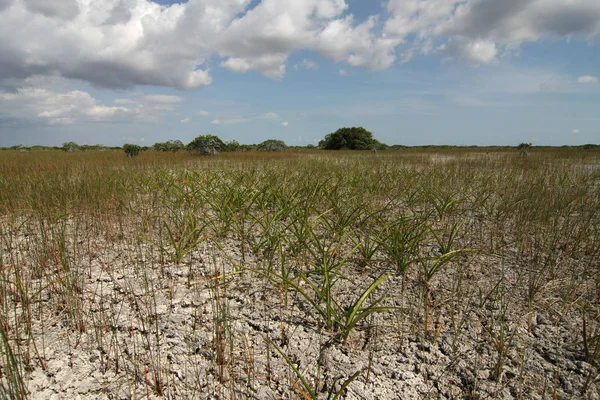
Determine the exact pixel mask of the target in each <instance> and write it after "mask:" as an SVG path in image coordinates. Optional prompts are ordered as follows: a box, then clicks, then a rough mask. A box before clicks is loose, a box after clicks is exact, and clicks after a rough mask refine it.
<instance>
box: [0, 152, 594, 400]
mask: <svg viewBox="0 0 600 400" xmlns="http://www.w3.org/2000/svg"><path fill="white" fill-rule="evenodd" d="M599 363H600V151H598V150H594V149H591V150H583V149H537V148H534V149H533V150H531V151H529V153H527V154H526V153H523V152H519V151H518V150H515V149H505V150H502V149H493V148H491V149H486V150H483V149H475V148H473V149H457V148H454V149H416V148H414V149H404V150H397V151H394V150H387V151H380V152H377V153H371V152H360V151H349V152H344V151H337V152H336V151H331V152H328V151H319V150H312V151H309V150H287V151H283V152H274V153H269V152H236V153H223V154H221V155H218V156H197V155H193V154H188V153H185V152H179V153H162V152H154V151H146V152H142V153H140V155H139V156H137V157H126V156H125V154H124V153H123V152H122V151H87V152H71V153H68V152H62V151H50V150H48V151H42V150H40V151H32V152H19V151H8V150H7V151H2V152H0V399H28V398H31V399H75V398H80V399H84V398H85V399H159V398H166V399H346V398H347V399H440V398H448V399H496V398H497V399H575V398H578V399H600V364H599Z"/></svg>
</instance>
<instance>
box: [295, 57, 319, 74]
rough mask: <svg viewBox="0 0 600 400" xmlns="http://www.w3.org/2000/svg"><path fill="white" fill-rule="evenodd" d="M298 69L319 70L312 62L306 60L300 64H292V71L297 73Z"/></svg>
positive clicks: (317, 65)
mask: <svg viewBox="0 0 600 400" xmlns="http://www.w3.org/2000/svg"><path fill="white" fill-rule="evenodd" d="M300 69H312V70H315V69H319V64H317V63H316V62H314V61H311V60H307V59H306V58H305V59H304V60H302V62H300V63H297V64H294V71H298V70H300Z"/></svg>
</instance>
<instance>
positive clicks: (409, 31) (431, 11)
mask: <svg viewBox="0 0 600 400" xmlns="http://www.w3.org/2000/svg"><path fill="white" fill-rule="evenodd" d="M388 11H389V12H390V14H391V17H390V18H389V19H388V20H387V21H386V23H385V26H384V32H385V33H386V34H387V35H389V36H390V37H396V38H398V39H400V40H402V41H409V40H411V41H412V42H413V43H412V45H411V48H410V50H408V51H406V52H405V54H404V58H405V59H407V60H409V59H411V58H412V57H413V56H414V55H415V54H416V53H421V54H429V53H430V52H431V49H432V43H433V42H437V43H438V46H436V47H437V48H438V49H439V50H441V51H442V54H443V55H444V56H445V57H448V56H452V57H453V58H457V59H464V60H466V61H468V62H471V63H473V64H484V63H490V62H494V61H496V60H497V58H498V56H499V55H501V54H502V53H504V52H510V51H512V50H515V49H518V48H519V46H520V45H521V44H522V43H525V42H534V41H538V40H542V39H560V38H580V39H584V40H595V39H598V38H600V2H598V1H596V0H572V1H568V2H567V1H560V0H548V1H540V0H502V1H498V0H390V1H389V3H388Z"/></svg>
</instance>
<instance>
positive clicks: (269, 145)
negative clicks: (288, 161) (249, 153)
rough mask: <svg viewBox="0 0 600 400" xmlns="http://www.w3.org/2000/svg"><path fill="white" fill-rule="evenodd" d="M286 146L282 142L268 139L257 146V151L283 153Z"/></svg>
mask: <svg viewBox="0 0 600 400" xmlns="http://www.w3.org/2000/svg"><path fill="white" fill-rule="evenodd" d="M285 149H287V145H286V144H285V142H284V141H283V140H277V139H268V140H265V141H264V142H262V143H260V144H259V145H258V150H262V151H283V150H285Z"/></svg>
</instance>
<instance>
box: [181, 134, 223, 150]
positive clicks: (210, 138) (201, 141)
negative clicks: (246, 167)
mask: <svg viewBox="0 0 600 400" xmlns="http://www.w3.org/2000/svg"><path fill="white" fill-rule="evenodd" d="M187 149H188V151H193V152H198V153H200V154H215V153H217V152H220V151H228V150H229V149H228V148H227V145H226V144H225V143H223V141H222V140H221V139H219V137H218V136H215V135H200V136H198V137H196V138H195V139H194V140H192V141H191V142H190V143H188V145H187Z"/></svg>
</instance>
